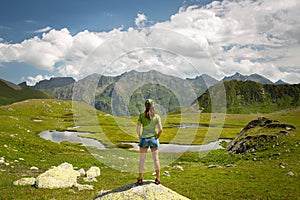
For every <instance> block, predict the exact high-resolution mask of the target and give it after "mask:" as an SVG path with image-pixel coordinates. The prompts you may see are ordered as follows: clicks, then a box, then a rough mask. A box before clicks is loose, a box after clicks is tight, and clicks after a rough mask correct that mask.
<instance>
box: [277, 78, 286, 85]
mask: <svg viewBox="0 0 300 200" xmlns="http://www.w3.org/2000/svg"><path fill="white" fill-rule="evenodd" d="M275 84H277V85H281V84H289V83H287V82H284V81H283V80H281V79H279V80H278V81H276V82H275Z"/></svg>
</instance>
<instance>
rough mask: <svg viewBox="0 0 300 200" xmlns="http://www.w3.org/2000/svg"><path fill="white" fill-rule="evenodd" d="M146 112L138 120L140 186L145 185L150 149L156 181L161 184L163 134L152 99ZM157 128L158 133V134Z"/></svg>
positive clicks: (147, 104)
mask: <svg viewBox="0 0 300 200" xmlns="http://www.w3.org/2000/svg"><path fill="white" fill-rule="evenodd" d="M145 107H146V110H145V112H144V113H141V114H140V116H139V119H138V123H137V127H136V132H137V135H138V136H139V139H140V142H139V147H140V161H139V177H138V181H137V183H138V184H142V183H143V168H144V162H145V159H146V154H147V150H148V148H149V147H150V149H151V152H152V157H153V161H154V167H155V173H156V179H155V183H156V184H160V163H159V159H158V146H159V141H158V138H159V137H160V135H161V133H162V125H161V119H160V116H159V115H158V114H157V112H156V111H155V109H154V101H153V100H152V99H147V100H146V101H145ZM141 125H142V126H143V131H142V134H141ZM156 127H157V128H158V132H156Z"/></svg>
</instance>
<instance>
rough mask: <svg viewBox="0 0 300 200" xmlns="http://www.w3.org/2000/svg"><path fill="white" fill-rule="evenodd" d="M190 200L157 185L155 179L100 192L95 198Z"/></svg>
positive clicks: (103, 199)
mask: <svg viewBox="0 0 300 200" xmlns="http://www.w3.org/2000/svg"><path fill="white" fill-rule="evenodd" d="M108 199H109V200H117V199H123V200H126V199H128V200H129V199H130V200H131V199H134V200H154V199H159V200H171V199H172V200H188V198H187V197H184V196H182V195H180V194H178V193H176V192H175V191H173V190H171V189H169V188H167V187H165V186H163V185H156V184H154V182H153V181H145V182H144V184H142V185H137V184H129V185H126V186H124V187H120V188H117V189H114V190H110V191H107V192H103V193H102V194H99V195H98V196H97V197H96V198H95V200H108Z"/></svg>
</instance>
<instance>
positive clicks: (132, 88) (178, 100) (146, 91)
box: [95, 70, 208, 116]
mask: <svg viewBox="0 0 300 200" xmlns="http://www.w3.org/2000/svg"><path fill="white" fill-rule="evenodd" d="M105 80H106V82H105V83H106V84H105V85H107V86H106V88H105V89H104V90H103V91H102V92H101V93H100V94H98V95H96V98H95V107H96V108H97V109H99V110H102V111H105V112H107V113H110V114H113V115H118V116H128V115H138V114H139V113H141V112H143V111H144V101H145V99H147V98H151V99H154V101H155V102H156V105H157V106H156V109H157V110H158V112H159V113H168V112H172V111H175V110H178V109H180V107H186V106H188V105H190V104H191V103H192V102H193V101H194V99H195V98H197V96H198V95H199V94H202V93H203V92H204V91H205V90H206V89H207V88H208V87H207V85H206V84H203V83H204V80H203V79H202V78H198V79H197V80H191V79H189V80H186V79H181V78H179V77H175V76H170V75H166V74H163V73H160V72H158V71H155V70H152V71H148V72H137V71H134V70H133V71H130V72H126V73H124V74H122V75H120V76H118V77H115V78H114V79H111V78H110V79H109V80H110V81H107V78H105ZM100 81H101V79H100ZM100 81H99V84H98V88H99V87H100V85H102V86H103V84H100ZM102 88H104V87H102Z"/></svg>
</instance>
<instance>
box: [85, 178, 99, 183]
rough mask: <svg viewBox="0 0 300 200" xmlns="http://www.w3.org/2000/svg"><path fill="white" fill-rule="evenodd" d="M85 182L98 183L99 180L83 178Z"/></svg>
mask: <svg viewBox="0 0 300 200" xmlns="http://www.w3.org/2000/svg"><path fill="white" fill-rule="evenodd" d="M83 180H84V181H85V182H98V180H97V179H96V178H95V177H85V178H83Z"/></svg>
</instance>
